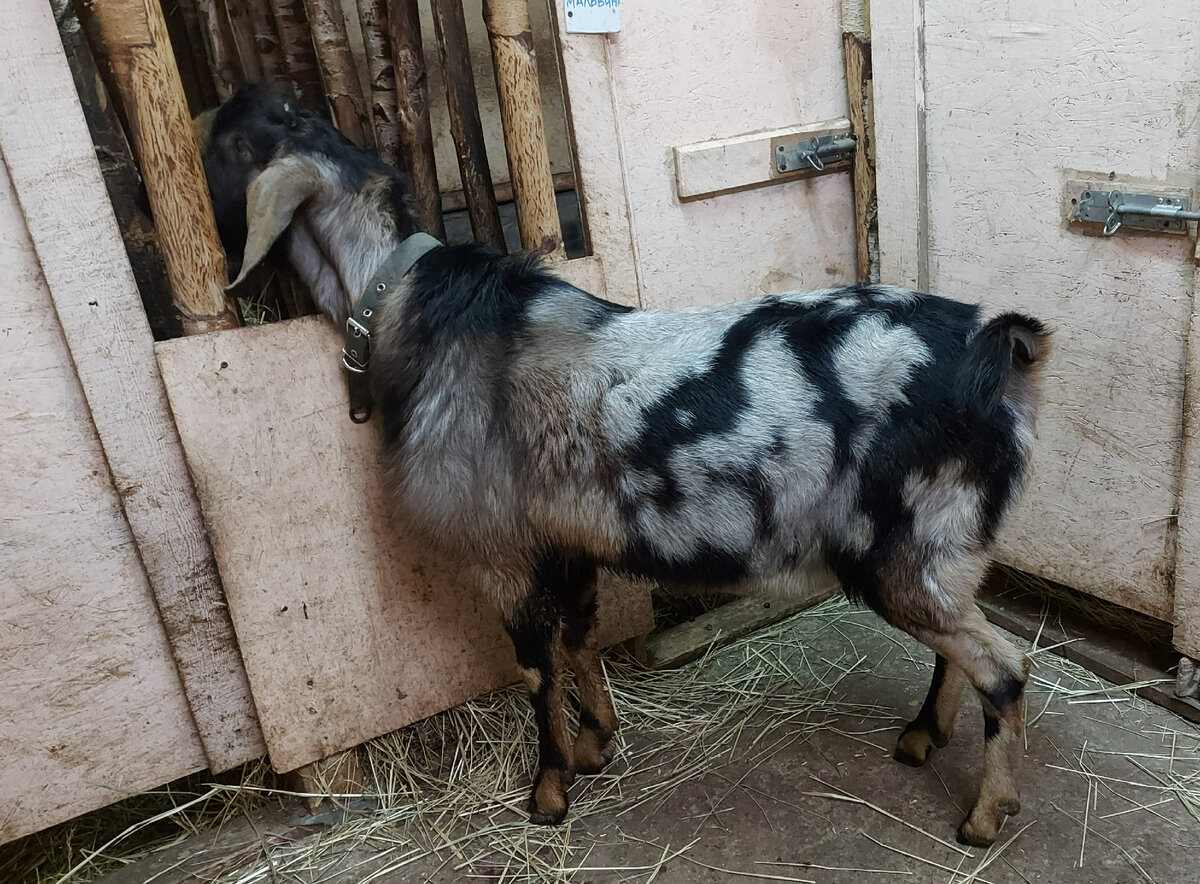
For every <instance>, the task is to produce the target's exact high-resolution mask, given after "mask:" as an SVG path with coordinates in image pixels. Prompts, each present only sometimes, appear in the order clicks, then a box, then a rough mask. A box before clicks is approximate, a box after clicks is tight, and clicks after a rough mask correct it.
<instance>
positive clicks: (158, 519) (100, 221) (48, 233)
mask: <svg viewBox="0 0 1200 884" xmlns="http://www.w3.org/2000/svg"><path fill="white" fill-rule="evenodd" d="M97 5H98V6H99V5H101V4H99V3H98V4H97ZM15 14H16V15H17V21H15V22H12V21H10V22H9V26H8V27H7V28H4V29H2V30H0V66H2V69H0V150H3V153H4V157H5V159H6V161H7V163H8V168H9V171H10V173H11V175H12V179H13V183H14V186H15V188H16V192H17V196H18V198H19V200H20V204H21V208H22V211H23V212H24V214H25V218H26V223H27V225H28V228H29V232H30V235H31V237H32V238H33V242H34V245H35V247H36V249H37V254H38V257H39V259H40V261H41V265H42V271H43V274H44V276H45V278H46V282H47V284H48V285H49V287H50V291H51V294H52V296H53V299H54V306H55V309H56V310H57V312H58V316H59V320H60V322H61V323H62V327H63V332H64V334H65V336H66V339H67V343H68V345H69V346H70V348H71V356H72V359H73V361H74V363H75V369H76V371H77V373H78V375H79V380H80V383H81V384H82V385H83V389H84V393H85V396H86V397H87V401H88V405H89V406H90V408H91V412H92V417H93V420H94V422H95V426H96V431H97V433H98V434H99V437H100V441H101V443H102V444H103V446H104V452H105V457H106V458H107V460H108V464H109V468H110V470H111V472H112V476H113V480H114V483H115V485H116V487H117V489H118V491H119V493H120V498H121V502H122V505H123V507H124V510H125V515H126V518H127V520H128V522H129V525H130V527H131V528H132V530H133V535H134V538H135V539H136V541H137V543H138V547H139V549H140V552H141V556H142V561H143V564H144V565H145V569H146V572H147V576H148V577H149V579H150V584H151V586H152V588H153V590H154V593H155V598H156V600H157V603H158V606H159V613H160V616H161V617H162V621H163V624H164V626H165V627H166V630H167V634H168V639H169V640H170V642H171V649H172V653H173V654H174V657H175V662H176V666H177V668H178V670H179V674H180V677H181V679H182V680H183V684H184V688H185V691H186V693H187V699H188V703H189V705H190V707H191V709H192V714H193V716H194V718H195V721H196V726H197V728H198V730H199V732H200V737H201V740H202V742H203V745H204V750H205V754H206V756H207V758H208V760H209V763H210V765H211V766H212V768H213V769H214V770H223V769H226V768H229V767H232V766H234V765H236V764H239V763H242V762H244V761H247V760H250V759H252V758H256V757H258V756H260V755H261V754H262V753H263V752H264V749H265V747H264V744H263V742H262V736H261V733H260V731H259V728H258V723H257V720H256V717H255V712H254V706H253V703H252V701H251V699H250V691H249V687H248V684H247V681H246V674H245V671H244V669H243V667H242V662H241V659H240V657H239V655H238V650H237V645H236V641H235V639H234V634H233V629H232V625H231V621H230V619H229V613H228V610H227V609H226V607H225V602H224V596H223V594H222V592H221V586H220V582H219V580H218V577H217V573H216V568H215V565H214V563H213V558H212V552H211V550H210V548H209V544H208V539H207V534H206V532H205V528H204V524H203V522H202V520H201V516H200V509H199V505H198V504H197V502H196V497H195V492H194V490H193V488H192V484H191V480H190V478H189V475H188V471H187V466H186V464H185V462H184V458H183V452H182V449H181V447H180V443H179V438H178V435H177V434H176V430H175V426H174V423H173V422H172V419H171V414H170V411H169V409H168V406H167V401H166V395H165V393H164V390H163V386H162V381H161V379H160V377H159V374H158V371H157V368H156V364H155V359H154V352H153V340H152V337H151V334H150V329H149V327H148V325H147V322H146V318H145V314H144V312H143V311H142V307H141V302H140V298H139V295H138V291H137V287H136V285H135V283H134V280H133V276H132V273H131V270H130V267H129V261H128V259H127V257H126V255H125V250H124V246H123V245H122V243H121V238H120V235H119V233H118V230H117V226H116V221H115V219H114V217H113V214H112V208H111V206H110V204H109V202H108V198H107V195H106V193H105V189H104V184H103V181H102V180H101V176H100V170H99V166H98V165H97V162H96V156H95V151H94V148H93V146H92V141H91V137H90V135H89V133H88V130H87V126H86V124H85V122H84V119H83V113H82V110H81V108H80V105H79V100H78V98H77V97H76V94H75V89H74V85H73V84H72V82H71V74H70V71H69V69H68V67H67V62H66V58H65V56H64V55H63V50H62V46H61V43H60V42H59V37H58V31H57V29H56V28H55V25H54V22H53V20H52V18H51V15H50V8H49V6H48V5H45V4H20V6H19V8H18V10H16V11H15ZM185 131H186V132H187V136H186V140H187V141H188V143H191V139H190V129H189V130H185ZM164 223H169V221H167V220H166V219H164ZM184 232H185V233H186V231H184ZM218 291H219V289H218Z"/></svg>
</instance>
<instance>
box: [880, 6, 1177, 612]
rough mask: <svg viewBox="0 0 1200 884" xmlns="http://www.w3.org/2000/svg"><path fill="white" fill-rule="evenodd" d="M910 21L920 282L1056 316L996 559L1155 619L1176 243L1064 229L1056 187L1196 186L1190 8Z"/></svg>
mask: <svg viewBox="0 0 1200 884" xmlns="http://www.w3.org/2000/svg"><path fill="white" fill-rule="evenodd" d="M885 5H886V4H885ZM873 6H874V4H873ZM878 12H879V10H878V8H873V13H875V16H874V17H875V20H876V21H877V20H878ZM924 16H925V28H924V47H925V77H924V79H925V104H926V107H925V127H926V142H927V154H928V178H927V185H928V200H929V212H928V214H929V252H928V258H929V278H930V285H931V287H932V288H933V289H934V290H935V291H937V292H939V293H942V294H946V295H950V296H956V297H961V298H966V299H969V300H981V301H983V302H985V303H987V304H989V305H994V306H1005V307H1019V308H1021V309H1024V310H1028V311H1030V312H1032V313H1034V314H1036V315H1039V316H1042V317H1043V318H1045V319H1046V320H1048V321H1050V322H1051V323H1052V324H1053V325H1054V326H1055V327H1056V337H1057V340H1056V346H1055V353H1054V356H1053V358H1052V360H1051V361H1050V363H1049V367H1048V373H1047V377H1046V385H1045V386H1046V407H1045V409H1044V412H1043V417H1042V419H1041V424H1040V429H1039V434H1038V442H1037V448H1036V454H1035V458H1036V471H1035V477H1034V482H1033V484H1032V487H1031V488H1030V492H1029V493H1028V494H1027V495H1026V497H1025V501H1024V503H1023V504H1022V506H1021V508H1020V510H1019V512H1018V513H1016V515H1015V517H1014V518H1013V519H1012V521H1011V522H1010V524H1009V530H1008V531H1007V532H1006V533H1005V536H1004V541H1003V554H1004V557H1005V558H1006V559H1007V560H1008V561H1010V562H1013V563H1014V564H1018V565H1020V566H1021V567H1024V568H1027V569H1030V570H1033V571H1036V572H1038V573H1041V574H1045V575H1047V576H1049V577H1053V578H1054V579H1057V580H1060V581H1062V582H1064V583H1067V584H1070V585H1072V586H1075V587H1078V588H1080V589H1083V590H1086V591H1088V592H1092V593H1094V594H1097V595H1100V596H1102V597H1104V598H1108V599H1111V600H1113V601H1116V602H1119V603H1121V604H1124V605H1128V606H1129V607H1132V608H1134V609H1137V610H1140V611H1144V612H1145V613H1148V614H1151V615H1153V616H1156V617H1161V618H1164V619H1169V618H1170V617H1171V612H1172V598H1171V586H1172V580H1173V575H1174V567H1175V558H1174V542H1175V537H1174V530H1175V526H1174V522H1173V518H1172V516H1173V513H1174V512H1175V507H1176V489H1177V487H1178V481H1179V463H1180V437H1181V420H1182V418H1181V415H1182V408H1183V392H1184V348H1185V340H1186V336H1187V327H1188V323H1189V319H1190V315H1191V297H1192V292H1193V268H1192V262H1191V245H1190V243H1188V241H1187V240H1186V239H1183V238H1181V237H1175V236H1170V237H1153V236H1145V235H1141V236H1139V235H1118V236H1116V237H1113V238H1108V239H1105V238H1099V237H1092V236H1082V235H1079V234H1078V233H1076V232H1074V231H1071V230H1069V229H1068V227H1067V225H1066V224H1065V222H1064V219H1063V215H1062V211H1061V208H1060V206H1061V201H1060V200H1061V197H1060V190H1061V186H1062V181H1063V180H1064V178H1065V177H1086V176H1084V175H1079V174H1075V173H1074V172H1072V171H1071V170H1085V171H1090V172H1093V173H1099V174H1098V176H1097V177H1100V178H1101V179H1104V178H1105V177H1106V173H1107V172H1109V171H1114V172H1115V173H1116V175H1118V176H1120V178H1122V179H1124V178H1135V179H1136V178H1141V179H1146V180H1151V181H1155V182H1159V183H1163V182H1166V183H1180V184H1182V185H1183V187H1184V188H1185V190H1186V189H1190V187H1191V186H1192V185H1194V183H1195V181H1196V175H1197V169H1200V114H1198V113H1197V112H1196V107H1197V105H1196V96H1197V95H1200V6H1198V5H1197V4H1196V3H1195V2H1193V0H1165V2H1162V3H1156V4H1149V3H1141V4H1135V5H1134V7H1133V8H1131V6H1130V4H1119V5H1116V6H1111V5H1106V4H1101V3H1096V2H1090V0H1072V2H1064V3H1045V2H1040V0H1013V2H1007V3H1003V4H1000V3H986V4H983V5H978V4H975V5H967V4H961V3H956V2H952V0H925V2H924ZM888 73H890V72H884V71H881V70H878V69H877V71H876V77H877V79H878V80H882V79H883V77H884V76H885V75H887V74H888ZM877 95H878V93H877ZM880 149H881V151H882V150H883V146H882V145H881V148H880ZM881 174H882V166H881ZM880 197H881V200H882V198H883V190H882V184H881V191H880Z"/></svg>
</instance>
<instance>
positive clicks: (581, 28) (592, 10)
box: [563, 0, 621, 34]
mask: <svg viewBox="0 0 1200 884" xmlns="http://www.w3.org/2000/svg"><path fill="white" fill-rule="evenodd" d="M563 10H564V12H566V14H567V33H568V34H614V33H616V32H617V31H619V30H621V0H563Z"/></svg>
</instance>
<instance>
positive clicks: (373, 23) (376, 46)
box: [356, 0, 400, 166]
mask: <svg viewBox="0 0 1200 884" xmlns="http://www.w3.org/2000/svg"><path fill="white" fill-rule="evenodd" d="M356 5H357V6H358V23H359V26H360V27H361V28H362V35H363V46H364V48H365V49H366V52H367V74H368V76H369V78H370V81H371V85H370V89H371V94H370V95H368V96H367V104H368V112H369V114H370V119H371V125H372V127H373V128H374V130H375V145H376V147H378V149H379V156H380V158H381V159H382V160H383V161H384V162H385V163H390V164H391V165H393V166H394V165H396V164H397V161H398V160H399V145H400V134H399V132H398V131H397V129H396V71H395V65H394V63H393V61H392V46H391V41H390V40H389V39H388V14H387V0H356Z"/></svg>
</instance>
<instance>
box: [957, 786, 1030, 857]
mask: <svg viewBox="0 0 1200 884" xmlns="http://www.w3.org/2000/svg"><path fill="white" fill-rule="evenodd" d="M1020 812H1021V800H1020V799H1019V798H1003V799H1001V800H999V801H997V802H995V803H994V804H992V805H991V807H990V808H984V807H982V806H981V805H980V804H979V803H978V802H976V804H975V806H974V807H972V808H971V812H970V813H969V814H967V818H966V819H965V820H963V821H962V825H960V826H959V827H958V843H959V844H967V845H969V846H971V847H991V846H992V843H993V842H994V841H995V840H996V836H997V835H999V834H1000V827H1001V826H1002V825H1003V824H1004V818H1005V817H1008V816H1015V815H1016V814H1018V813H1020Z"/></svg>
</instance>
